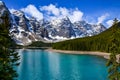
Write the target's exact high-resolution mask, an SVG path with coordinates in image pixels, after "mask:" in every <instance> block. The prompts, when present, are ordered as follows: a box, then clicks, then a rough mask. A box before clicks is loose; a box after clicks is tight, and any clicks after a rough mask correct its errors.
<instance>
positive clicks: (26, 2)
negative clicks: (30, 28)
mask: <svg viewBox="0 0 120 80" xmlns="http://www.w3.org/2000/svg"><path fill="white" fill-rule="evenodd" d="M2 1H3V2H5V4H6V6H7V7H8V8H9V10H10V11H11V12H12V11H14V10H21V11H23V12H24V13H25V14H26V15H27V16H32V17H35V18H37V20H41V19H43V18H44V19H47V20H52V19H58V18H63V17H66V16H67V17H69V18H70V20H71V22H76V21H80V20H85V21H87V22H89V23H93V24H99V23H103V24H104V25H105V26H106V27H109V26H111V25H112V22H113V19H114V18H118V19H119V20H120V0H2Z"/></svg>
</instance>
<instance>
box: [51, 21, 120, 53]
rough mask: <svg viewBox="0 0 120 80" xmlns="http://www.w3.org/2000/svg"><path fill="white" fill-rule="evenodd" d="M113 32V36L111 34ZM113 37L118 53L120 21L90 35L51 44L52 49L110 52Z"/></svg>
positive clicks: (119, 51)
mask: <svg viewBox="0 0 120 80" xmlns="http://www.w3.org/2000/svg"><path fill="white" fill-rule="evenodd" d="M113 32H114V34H115V36H114V37H112V36H111V35H112V34H113ZM113 38H115V40H116V42H115V43H117V44H118V47H117V50H116V51H117V53H120V22H118V23H117V24H114V25H113V26H112V27H110V28H109V29H107V30H106V31H104V32H102V33H100V34H99V35H96V36H92V37H84V38H78V39H73V40H67V41H62V42H57V43H54V44H53V45H52V47H53V49H61V50H76V51H102V52H111V49H110V48H111V46H112V45H113V44H112V43H111V40H112V39H113Z"/></svg>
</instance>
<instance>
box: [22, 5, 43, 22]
mask: <svg viewBox="0 0 120 80" xmlns="http://www.w3.org/2000/svg"><path fill="white" fill-rule="evenodd" d="M21 10H22V11H23V12H25V13H26V14H28V15H30V16H33V17H35V18H37V19H38V20H41V19H43V13H41V12H40V11H39V10H38V9H37V8H36V7H35V6H34V5H32V4H30V5H28V6H27V7H26V8H22V9H21Z"/></svg>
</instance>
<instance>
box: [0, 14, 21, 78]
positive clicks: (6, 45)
mask: <svg viewBox="0 0 120 80" xmlns="http://www.w3.org/2000/svg"><path fill="white" fill-rule="evenodd" d="M0 19H1V20H2V21H3V23H0V80H13V79H15V77H17V73H16V71H15V70H14V69H15V67H16V66H17V65H19V62H18V60H19V56H18V53H16V52H15V51H14V50H13V49H11V39H10V37H9V35H8V34H9V28H8V27H10V21H9V16H8V14H6V15H5V16H3V17H0Z"/></svg>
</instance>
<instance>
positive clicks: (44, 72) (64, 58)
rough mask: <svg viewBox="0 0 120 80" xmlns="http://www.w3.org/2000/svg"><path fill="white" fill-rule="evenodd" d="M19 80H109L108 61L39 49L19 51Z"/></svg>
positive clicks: (89, 56) (100, 58)
mask: <svg viewBox="0 0 120 80" xmlns="http://www.w3.org/2000/svg"><path fill="white" fill-rule="evenodd" d="M17 51H18V52H19V55H20V56H21V59H20V62H21V63H20V65H19V66H18V67H17V72H18V74H19V77H18V80H108V79H107V75H108V74H107V68H106V66H105V64H106V61H107V60H106V59H104V58H102V57H99V56H93V55H77V54H75V55H73V54H62V53H54V52H47V51H44V50H39V49H19V50H17Z"/></svg>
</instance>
